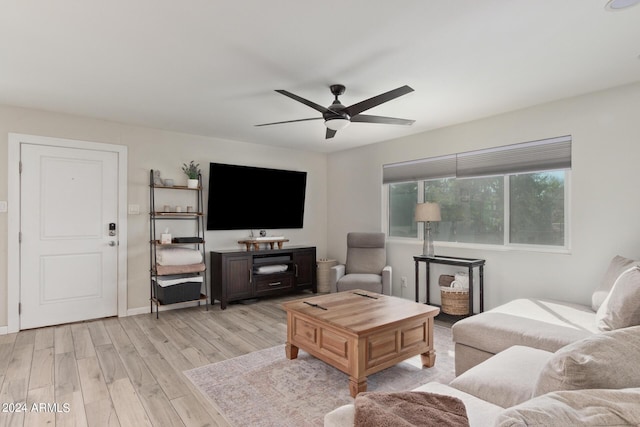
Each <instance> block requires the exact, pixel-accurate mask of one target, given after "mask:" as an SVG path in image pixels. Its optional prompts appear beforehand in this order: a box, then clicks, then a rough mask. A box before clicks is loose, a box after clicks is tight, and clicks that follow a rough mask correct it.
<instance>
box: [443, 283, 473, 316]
mask: <svg viewBox="0 0 640 427" xmlns="http://www.w3.org/2000/svg"><path fill="white" fill-rule="evenodd" d="M440 299H441V300H442V307H441V310H442V312H443V313H446V314H453V315H455V316H461V315H463V314H469V290H463V289H459V288H448V287H445V286H441V287H440Z"/></svg>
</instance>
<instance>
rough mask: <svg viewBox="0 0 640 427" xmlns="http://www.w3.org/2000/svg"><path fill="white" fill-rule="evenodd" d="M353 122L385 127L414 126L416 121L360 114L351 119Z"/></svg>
mask: <svg viewBox="0 0 640 427" xmlns="http://www.w3.org/2000/svg"><path fill="white" fill-rule="evenodd" d="M351 121H352V122H354V123H357V122H360V123H381V124H385V125H406V126H410V125H412V124H413V123H414V122H415V120H408V119H398V118H396V117H384V116H370V115H367V114H358V115H357V116H354V117H351Z"/></svg>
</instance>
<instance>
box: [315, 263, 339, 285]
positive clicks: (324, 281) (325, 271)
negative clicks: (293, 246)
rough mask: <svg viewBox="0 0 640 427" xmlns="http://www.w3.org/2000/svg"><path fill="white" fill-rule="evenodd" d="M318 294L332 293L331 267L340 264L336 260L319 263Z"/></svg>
mask: <svg viewBox="0 0 640 427" xmlns="http://www.w3.org/2000/svg"><path fill="white" fill-rule="evenodd" d="M317 262H318V277H317V279H318V292H321V293H328V292H331V283H330V280H331V267H333V266H334V265H336V264H338V261H336V260H335V259H319V260H318V261H317Z"/></svg>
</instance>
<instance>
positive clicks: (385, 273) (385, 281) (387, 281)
mask: <svg viewBox="0 0 640 427" xmlns="http://www.w3.org/2000/svg"><path fill="white" fill-rule="evenodd" d="M392 272H393V269H392V268H391V266H390V265H387V266H386V267H385V268H383V269H382V293H383V294H384V295H391V273H392Z"/></svg>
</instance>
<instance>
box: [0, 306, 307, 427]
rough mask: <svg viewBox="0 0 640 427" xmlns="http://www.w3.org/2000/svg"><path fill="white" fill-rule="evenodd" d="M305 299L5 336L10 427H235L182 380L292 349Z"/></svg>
mask: <svg viewBox="0 0 640 427" xmlns="http://www.w3.org/2000/svg"><path fill="white" fill-rule="evenodd" d="M304 296H305V295H304V294H293V295H289V296H285V297H279V298H268V299H263V300H261V301H259V302H258V303H256V304H251V305H243V304H230V305H229V306H228V307H227V309H226V310H220V305H219V304H216V305H214V306H210V307H209V311H206V310H205V309H204V307H194V308H185V309H179V310H170V311H162V312H160V318H159V319H156V316H155V314H153V315H151V314H143V315H137V316H130V317H123V318H107V319H100V320H94V321H87V322H80V323H73V324H67V325H60V326H52V327H47V328H40V329H32V330H26V331H20V332H18V333H15V334H8V335H0V404H2V407H1V408H0V427H2V426H38V427H39V426H45V425H46V426H90V427H93V426H95V427H103V426H107V427H110V426H114V427H115V426H123V427H124V426H135V427H138V426H229V423H228V422H227V421H226V420H225V419H224V417H223V416H222V415H221V414H219V413H218V412H217V411H216V410H215V408H214V407H213V405H211V404H209V403H208V402H207V401H206V399H205V398H204V397H203V396H202V395H201V394H200V392H198V390H196V389H195V387H194V386H193V385H192V384H191V382H190V381H189V380H187V378H186V377H185V376H184V375H183V374H182V372H183V371H185V370H187V369H191V368H195V367H199V366H203V365H207V364H209V363H214V362H219V361H221V360H226V359H229V358H233V357H236V356H240V355H242V354H246V353H250V352H252V351H257V350H261V349H264V348H269V347H273V346H275V345H279V344H282V343H284V342H285V340H286V335H287V334H286V330H287V325H286V315H285V312H284V311H283V310H282V309H281V308H280V304H281V303H282V302H283V301H286V300H290V299H295V298H303V297H304ZM12 405H13V406H12ZM34 405H35V406H34Z"/></svg>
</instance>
